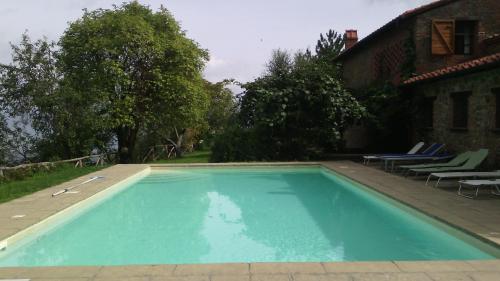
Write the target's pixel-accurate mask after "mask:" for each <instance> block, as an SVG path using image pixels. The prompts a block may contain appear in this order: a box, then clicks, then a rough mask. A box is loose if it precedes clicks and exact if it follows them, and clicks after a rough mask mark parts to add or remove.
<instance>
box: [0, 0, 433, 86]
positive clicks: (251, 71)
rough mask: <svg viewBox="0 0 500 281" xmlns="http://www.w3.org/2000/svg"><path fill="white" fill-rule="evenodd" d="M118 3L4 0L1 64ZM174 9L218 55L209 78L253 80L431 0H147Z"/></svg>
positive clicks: (209, 66) (207, 73) (0, 22)
mask: <svg viewBox="0 0 500 281" xmlns="http://www.w3.org/2000/svg"><path fill="white" fill-rule="evenodd" d="M122 2H124V1H121V0H119V1H114V0H43V1H41V0H15V1H11V0H0V63H8V62H10V53H11V50H10V45H9V42H12V43H17V42H19V39H20V38H21V34H22V33H23V32H25V31H26V30H27V31H28V34H29V35H30V37H31V38H32V39H37V38H41V37H42V36H46V37H47V38H48V39H50V40H56V41H57V40H58V38H59V37H60V36H61V34H62V33H63V32H64V30H65V29H66V27H67V26H68V22H71V21H74V20H76V19H78V18H79V17H80V16H81V15H82V9H84V8H87V9H89V10H93V9H96V8H111V7H112V5H113V4H120V3H122ZM139 2H141V3H142V4H146V5H149V6H150V7H151V8H152V9H158V8H159V7H160V5H163V6H164V7H166V8H167V9H168V10H170V11H171V12H172V14H173V15H174V17H175V18H176V19H177V21H179V22H180V24H181V27H182V29H184V30H185V31H186V33H187V36H188V37H190V38H192V39H194V40H195V41H197V42H198V43H199V44H200V46H201V47H202V48H204V49H208V51H209V53H210V61H209V62H208V63H207V65H206V68H205V71H204V75H205V78H206V79H207V80H209V81H212V82H217V81H221V80H223V79H226V78H234V79H236V80H238V81H240V82H247V81H251V80H253V79H255V78H257V77H258V76H259V75H261V74H262V73H263V71H264V67H265V64H266V61H267V60H268V59H269V57H270V55H271V52H272V50H273V49H278V48H280V49H286V50H289V51H291V52H295V51H297V50H305V49H306V48H311V49H314V46H315V44H316V41H317V40H318V38H319V34H320V33H325V32H327V31H328V30H329V29H333V30H336V31H338V32H341V33H343V32H344V31H345V30H346V29H357V30H358V36H359V37H360V38H362V37H365V36H367V35H368V34H370V33H371V32H373V31H374V30H376V29H377V28H379V27H380V26H382V25H384V24H385V23H386V22H388V21H389V20H391V19H393V18H395V17H396V16H398V15H399V14H401V13H402V12H404V11H405V10H408V9H411V8H414V7H417V6H420V5H423V4H426V3H429V2H432V1H431V0H348V1H346V0H168V1H167V0H141V1H139Z"/></svg>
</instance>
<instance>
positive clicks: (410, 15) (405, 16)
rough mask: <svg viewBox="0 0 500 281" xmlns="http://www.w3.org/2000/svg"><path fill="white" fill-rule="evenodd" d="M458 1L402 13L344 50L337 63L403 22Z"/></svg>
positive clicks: (439, 0) (446, 0)
mask: <svg viewBox="0 0 500 281" xmlns="http://www.w3.org/2000/svg"><path fill="white" fill-rule="evenodd" d="M456 1H460V0H437V1H434V2H431V3H429V4H426V5H423V6H420V7H417V8H415V9H411V10H408V11H406V12H404V13H402V14H401V15H399V16H397V17H396V18H394V19H393V20H391V21H390V22H388V23H386V24H385V25H383V26H382V27H380V28H379V29H377V30H375V31H374V32H372V33H370V34H369V35H368V36H366V37H365V38H363V39H362V40H360V41H359V42H358V43H356V44H354V46H352V47H351V48H349V49H346V50H344V51H343V52H342V53H340V55H338V56H337V57H336V58H335V59H334V60H335V61H337V60H341V59H342V58H345V57H346V56H348V55H349V54H351V53H353V52H355V51H357V50H358V49H360V48H361V47H363V46H365V45H366V44H367V43H368V42H370V41H371V40H373V39H375V38H376V37H377V36H378V35H379V34H382V33H384V32H385V31H387V30H390V29H391V28H393V27H397V26H398V25H399V24H400V23H401V21H404V20H407V19H410V18H413V17H414V16H417V15H420V14H422V13H425V12H427V11H429V10H432V9H435V8H438V7H441V6H444V5H447V4H449V3H452V2H456Z"/></svg>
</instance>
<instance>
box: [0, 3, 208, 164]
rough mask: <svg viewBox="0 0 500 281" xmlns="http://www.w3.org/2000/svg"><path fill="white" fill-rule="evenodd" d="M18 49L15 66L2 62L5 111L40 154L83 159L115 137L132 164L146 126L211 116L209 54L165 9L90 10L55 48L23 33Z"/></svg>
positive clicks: (172, 125) (0, 98)
mask: <svg viewBox="0 0 500 281" xmlns="http://www.w3.org/2000/svg"><path fill="white" fill-rule="evenodd" d="M12 50H13V56H12V58H13V59H12V63H11V64H9V65H0V105H1V109H2V110H3V111H4V112H6V115H7V116H8V117H9V118H19V117H20V116H23V117H24V118H28V119H29V120H30V126H31V127H32V129H33V134H32V135H33V136H34V137H36V138H37V142H36V145H37V147H38V148H39V151H44V152H45V154H46V155H43V153H42V155H40V158H45V159H46V158H50V157H54V156H56V157H64V158H66V157H72V156H81V155H82V154H88V153H90V151H91V150H92V149H95V148H102V149H104V148H105V147H107V146H109V144H110V143H113V142H114V141H116V143H117V145H118V152H119V159H120V162H123V163H128V162H130V161H132V160H133V157H134V154H135V148H136V145H137V137H138V135H139V134H140V132H141V130H143V131H149V130H152V129H154V128H158V127H161V128H168V129H169V130H170V131H172V130H174V129H177V128H180V129H183V128H188V127H192V126H198V124H199V123H201V122H202V121H203V120H204V119H205V116H206V112H207V107H208V106H209V97H208V94H207V92H206V90H205V84H204V80H203V79H202V75H201V72H202V70H203V67H204V64H205V62H206V61H207V60H208V52H207V51H206V50H204V49H202V48H201V47H200V46H199V44H198V43H196V42H195V41H193V40H191V39H189V38H187V36H186V34H185V32H184V31H182V30H181V28H180V26H179V24H178V22H177V21H176V20H175V19H174V17H173V16H172V15H171V14H170V12H169V11H168V10H167V9H165V8H163V7H162V8H161V9H159V10H158V11H152V10H151V9H150V8H149V7H147V6H143V5H141V4H139V3H138V2H136V1H133V2H130V3H124V4H122V5H120V6H114V7H113V8H112V9H98V10H94V11H87V10H85V11H84V14H83V16H82V17H81V18H80V19H78V20H76V21H74V22H72V23H70V24H69V27H68V28H67V29H66V30H65V32H64V33H63V35H62V37H61V38H60V40H59V41H58V42H57V43H56V42H48V41H47V40H46V39H40V40H37V41H31V40H30V38H29V37H28V35H27V34H25V35H23V38H22V41H21V43H20V44H19V45H17V46H15V45H13V46H12Z"/></svg>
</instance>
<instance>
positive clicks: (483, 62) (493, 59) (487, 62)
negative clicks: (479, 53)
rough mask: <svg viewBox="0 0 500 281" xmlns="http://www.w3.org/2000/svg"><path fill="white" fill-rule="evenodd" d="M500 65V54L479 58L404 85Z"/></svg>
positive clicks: (426, 75)
mask: <svg viewBox="0 0 500 281" xmlns="http://www.w3.org/2000/svg"><path fill="white" fill-rule="evenodd" d="M497 65H500V53H496V54H493V55H488V56H485V57H481V58H477V59H474V60H470V61H467V62H463V63H460V64H456V65H453V66H449V67H445V68H441V69H438V70H434V71H431V72H427V73H424V74H420V75H417V76H415V77H412V78H410V79H407V80H405V81H404V82H403V85H410V84H415V83H417V82H423V81H428V80H434V79H439V78H444V77H446V76H450V75H456V74H462V73H466V72H473V71H479V70H482V69H485V68H490V67H494V66H497Z"/></svg>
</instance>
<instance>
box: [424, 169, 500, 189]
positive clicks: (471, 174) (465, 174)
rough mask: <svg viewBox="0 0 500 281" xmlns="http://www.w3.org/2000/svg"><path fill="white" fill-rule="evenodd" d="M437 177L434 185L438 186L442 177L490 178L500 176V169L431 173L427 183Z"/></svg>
mask: <svg viewBox="0 0 500 281" xmlns="http://www.w3.org/2000/svg"><path fill="white" fill-rule="evenodd" d="M433 177H434V178H437V181H436V184H435V185H434V187H438V185H439V182H440V181H441V180H442V179H460V180H462V179H467V178H471V179H480V178H483V179H485V178H486V179H488V178H500V170H497V171H493V172H448V173H431V174H429V176H428V177H427V181H426V182H425V185H427V184H429V181H431V179H432V178H433Z"/></svg>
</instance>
